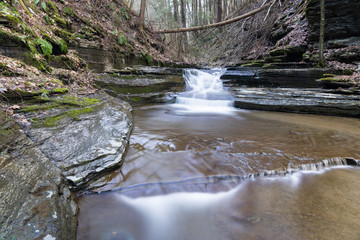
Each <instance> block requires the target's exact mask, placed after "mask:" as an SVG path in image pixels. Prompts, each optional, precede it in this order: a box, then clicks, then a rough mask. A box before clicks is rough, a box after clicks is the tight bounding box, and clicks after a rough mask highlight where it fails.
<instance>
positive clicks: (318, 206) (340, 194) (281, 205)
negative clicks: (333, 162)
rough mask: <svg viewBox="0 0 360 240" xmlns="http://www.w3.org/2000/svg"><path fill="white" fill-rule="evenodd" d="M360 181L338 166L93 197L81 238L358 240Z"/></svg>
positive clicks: (359, 173) (84, 210)
mask: <svg viewBox="0 0 360 240" xmlns="http://www.w3.org/2000/svg"><path fill="white" fill-rule="evenodd" d="M359 178H360V170H359V168H357V167H354V168H353V167H337V168H332V169H326V170H323V171H322V172H319V171H318V172H299V173H296V174H293V175H290V176H286V177H271V178H266V177H263V178H257V179H253V180H246V181H244V182H242V183H241V184H240V185H238V186H237V187H236V188H233V189H232V190H229V191H225V192H218V193H199V192H187V193H186V192H182V193H173V194H167V195H161V196H159V195H157V196H152V197H136V198H133V197H134V196H131V195H132V194H131V192H129V193H130V196H131V197H128V196H126V195H128V194H127V192H126V191H125V192H121V194H119V193H116V192H112V193H107V194H100V195H90V196H87V197H86V198H84V199H83V200H82V201H81V205H80V208H81V211H80V221H79V231H78V239H146V240H155V239H156V240H167V239H173V240H177V239H179V240H180V239H193V240H198V239H199V240H200V239H201V240H202V239H209V240H211V239H214V240H218V239H224V240H226V239H229V240H230V239H354V240H356V239H358V238H359V237H360V217H359V211H360V206H359V205H358V201H357V200H358V199H359V198H360V191H359V189H358V187H357V184H355V182H357V181H358V179H359ZM188 184H191V183H188ZM220 185H221V184H220ZM194 186H196V184H194ZM172 187H173V185H167V186H163V190H164V192H165V193H166V192H172V191H173V190H172ZM146 188H147V187H144V188H143V191H145V192H146V190H145V189H146ZM220 189H221V187H220V188H219V189H218V190H220ZM193 190H196V187H194V189H193ZM139 192H141V189H140V188H139V189H137V193H139Z"/></svg>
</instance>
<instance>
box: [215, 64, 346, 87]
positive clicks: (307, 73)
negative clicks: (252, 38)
mask: <svg viewBox="0 0 360 240" xmlns="http://www.w3.org/2000/svg"><path fill="white" fill-rule="evenodd" d="M325 73H334V74H339V73H341V72H340V71H336V70H329V69H320V68H299V69H260V68H246V67H234V68H228V69H227V71H226V72H225V73H224V74H222V76H221V80H223V82H224V85H225V86H227V87H239V86H247V87H292V88H295V87H296V88H315V87H319V86H320V83H319V82H318V81H317V80H318V79H320V78H322V77H323V74H325Z"/></svg>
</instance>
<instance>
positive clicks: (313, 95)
mask: <svg viewBox="0 0 360 240" xmlns="http://www.w3.org/2000/svg"><path fill="white" fill-rule="evenodd" d="M233 92H234V95H235V101H234V105H235V107H237V108H242V109H254V110H266V111H280V112H295V113H313V114H323V115H333V116H343V117H360V96H359V95H341V94H336V93H330V92H326V91H325V90H321V89H318V88H314V89H311V88H305V89H298V88H235V89H233Z"/></svg>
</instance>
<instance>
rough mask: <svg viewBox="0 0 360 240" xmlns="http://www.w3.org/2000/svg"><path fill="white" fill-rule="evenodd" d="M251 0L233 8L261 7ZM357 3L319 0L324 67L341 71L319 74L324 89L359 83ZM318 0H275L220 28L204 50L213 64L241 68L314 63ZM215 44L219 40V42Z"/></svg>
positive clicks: (248, 8)
mask: <svg viewBox="0 0 360 240" xmlns="http://www.w3.org/2000/svg"><path fill="white" fill-rule="evenodd" d="M261 3H262V1H254V2H252V4H248V5H245V6H244V7H243V9H242V10H241V11H240V12H239V14H241V13H245V12H249V11H250V10H252V9H254V8H256V6H259V5H261ZM357 10H360V5H359V3H357V2H354V1H345V2H344V1H339V0H330V1H326V2H325V44H324V45H325V49H324V52H325V63H326V68H328V69H332V70H342V71H343V73H344V74H345V75H347V76H345V75H341V76H334V75H326V76H323V79H322V80H323V83H324V85H326V87H331V88H337V87H342V88H344V87H352V86H355V87H359V82H360V73H359V70H360V67H359V63H360V33H359V31H360V30H359V29H360V21H359V19H360V15H359V14H360V11H357ZM319 25H320V3H319V0H284V1H275V2H274V4H273V5H272V6H271V7H270V8H269V9H268V10H266V11H262V12H260V13H258V14H257V15H254V16H251V17H249V18H247V19H244V20H242V21H240V22H238V23H234V24H232V25H229V26H226V28H225V29H226V31H223V32H222V34H221V36H219V38H220V40H221V41H216V43H215V44H212V46H210V50H209V51H207V52H206V51H205V54H204V55H205V56H206V58H207V59H212V60H213V61H214V62H215V64H225V65H232V64H233V65H236V66H239V65H240V66H245V67H261V68H265V69H275V68H309V67H318V63H319V34H320V29H319ZM219 42H220V44H219ZM221 42H222V43H221Z"/></svg>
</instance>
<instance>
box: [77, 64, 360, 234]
mask: <svg viewBox="0 0 360 240" xmlns="http://www.w3.org/2000/svg"><path fill="white" fill-rule="evenodd" d="M220 74H221V70H214V71H208V72H203V71H199V70H187V71H185V73H184V78H185V80H186V82H187V89H186V92H184V93H180V94H179V95H178V97H177V102H176V103H175V104H170V105H156V106H145V107H139V108H136V109H134V116H135V128H134V131H133V133H132V137H131V143H130V144H131V145H130V149H129V152H128V154H127V156H126V159H125V162H124V165H123V167H122V168H121V169H119V170H117V171H115V172H113V173H111V174H109V175H107V176H105V177H103V178H102V179H100V180H99V181H97V182H96V183H95V184H94V188H93V189H92V190H91V191H93V192H104V191H107V192H104V193H101V194H89V195H85V196H82V197H81V199H80V216H79V227H78V235H77V238H78V239H144V240H147V239H149V240H152V239H154V240H155V239H156V240H167V239H175V240H176V239H179V240H180V239H196V240H197V239H199V240H200V239H355V240H359V239H360V205H359V204H358V203H359V199H360V189H359V188H358V181H359V180H360V169H359V168H358V167H351V166H343V165H342V164H343V162H344V160H343V159H341V158H337V157H351V158H355V159H360V149H359V142H360V121H359V120H358V119H350V118H338V117H326V116H315V115H301V114H286V113H275V112H261V111H244V110H236V109H233V108H232V107H231V103H232V97H231V95H229V93H228V92H226V91H225V90H224V89H223V87H222V84H221V81H220V80H219V76H220ZM331 165H337V166H335V167H331V168H330V166H331ZM275 169H276V171H274V170H275ZM299 170H301V171H299ZM264 175H267V176H264ZM278 175H281V176H278ZM256 176H260V177H256Z"/></svg>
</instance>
